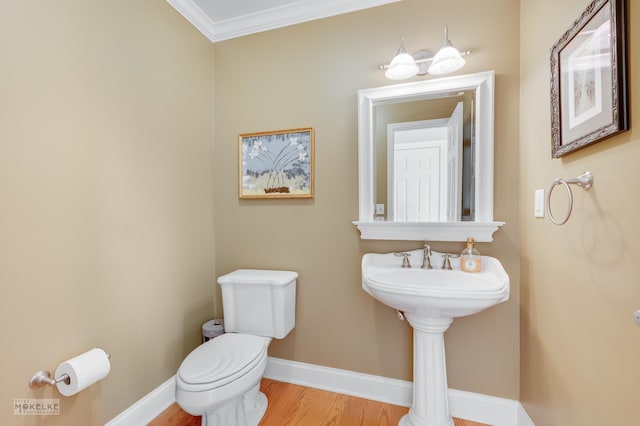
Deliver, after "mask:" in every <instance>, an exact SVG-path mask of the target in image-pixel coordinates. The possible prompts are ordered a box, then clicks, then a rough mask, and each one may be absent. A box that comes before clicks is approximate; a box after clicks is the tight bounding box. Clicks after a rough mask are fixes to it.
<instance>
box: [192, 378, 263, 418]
mask: <svg viewBox="0 0 640 426" xmlns="http://www.w3.org/2000/svg"><path fill="white" fill-rule="evenodd" d="M267 405H268V402H267V396H266V395H265V394H264V393H262V392H260V384H258V385H256V386H254V387H253V388H251V389H250V390H249V391H248V392H246V393H245V394H244V395H241V396H240V397H238V398H234V399H232V400H230V401H227V402H225V403H224V404H223V405H220V406H217V407H216V409H215V410H212V411H209V412H206V413H204V414H203V415H202V420H201V423H200V424H201V425H202V426H258V424H259V423H260V420H262V417H263V416H264V413H265V412H266V411H267Z"/></svg>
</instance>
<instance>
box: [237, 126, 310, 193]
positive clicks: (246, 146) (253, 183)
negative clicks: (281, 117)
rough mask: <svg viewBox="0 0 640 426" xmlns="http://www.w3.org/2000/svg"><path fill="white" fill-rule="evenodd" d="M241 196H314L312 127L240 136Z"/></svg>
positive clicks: (239, 183)
mask: <svg viewBox="0 0 640 426" xmlns="http://www.w3.org/2000/svg"><path fill="white" fill-rule="evenodd" d="M238 148H239V149H238V150H239V170H240V176H239V178H238V185H239V189H238V194H239V197H240V198H313V186H314V182H313V166H314V164H313V163H314V132H313V128H312V127H307V128H301V129H292V130H276V131H270V132H259V133H244V134H241V135H239V138H238Z"/></svg>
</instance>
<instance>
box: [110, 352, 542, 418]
mask: <svg viewBox="0 0 640 426" xmlns="http://www.w3.org/2000/svg"><path fill="white" fill-rule="evenodd" d="M264 377H266V378H267V379H272V380H278V381H281V382H286V383H293V384H297V385H302V386H307V387H311V388H316V389H323V390H327V391H331V392H336V393H342V394H345V395H351V396H357V397H359V398H365V399H371V400H374V401H380V402H384V403H387V404H394V405H400V406H404V407H409V406H410V405H411V400H412V395H413V385H412V383H411V382H409V381H406V380H398V379H389V378H385V377H380V376H374V375H370V374H363V373H356V372H353V371H348V370H340V369H337V368H330V367H322V366H319V365H313V364H306V363H302V362H297V361H288V360H284V359H279V358H273V357H269V360H268V363H267V370H266V371H265V374H264ZM174 402H175V376H174V377H171V378H170V379H169V380H167V381H166V382H164V383H163V384H161V385H160V386H159V387H157V388H156V389H154V390H153V391H152V392H151V393H149V394H148V395H146V396H145V397H143V398H142V399H140V400H139V401H138V402H136V403H135V404H133V405H132V406H131V407H129V408H127V409H126V410H125V411H123V412H122V413H121V414H120V415H118V416H117V417H115V418H114V419H113V420H111V421H110V422H109V423H107V424H106V425H105V426H139V425H144V424H147V423H149V422H150V421H151V420H153V419H154V418H156V417H157V416H158V415H159V414H160V413H162V412H163V411H164V410H166V409H167V408H168V407H169V406H170V405H171V404H173V403H174ZM449 409H450V411H451V415H452V416H454V417H457V418H460V419H465V420H472V421H476V422H480V423H486V424H489V425H493V426H535V425H534V423H533V421H532V420H531V418H530V417H529V415H528V414H527V412H526V411H525V409H524V407H523V406H522V404H520V402H518V401H514V400H511V399H506V398H498V397H494V396H487V395H482V394H477V393H472V392H466V391H461V390H456V389H449Z"/></svg>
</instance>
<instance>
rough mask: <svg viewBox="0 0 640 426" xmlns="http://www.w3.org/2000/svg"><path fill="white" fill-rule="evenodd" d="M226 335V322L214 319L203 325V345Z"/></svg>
mask: <svg viewBox="0 0 640 426" xmlns="http://www.w3.org/2000/svg"><path fill="white" fill-rule="evenodd" d="M222 334H224V320H222V319H212V320H209V321H207V322H205V323H204V324H202V343H204V342H207V341H209V340H211V339H214V338H216V337H218V336H220V335H222Z"/></svg>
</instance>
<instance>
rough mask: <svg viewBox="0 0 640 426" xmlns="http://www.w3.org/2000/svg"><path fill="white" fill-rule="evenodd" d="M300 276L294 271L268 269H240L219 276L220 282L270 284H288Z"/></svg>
mask: <svg viewBox="0 0 640 426" xmlns="http://www.w3.org/2000/svg"><path fill="white" fill-rule="evenodd" d="M296 278H298V273H297V272H293V271H274V270H268V269H238V270H237V271H233V272H231V273H229V274H226V275H223V276H221V277H218V283H219V284H222V285H224V284H259V283H264V284H269V285H287V284H289V283H290V282H292V281H293V280H295V279H296Z"/></svg>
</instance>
